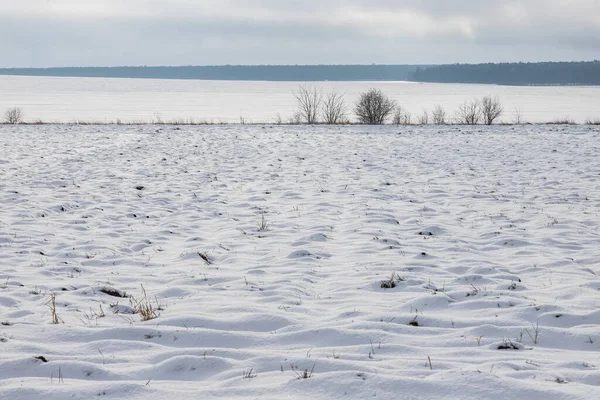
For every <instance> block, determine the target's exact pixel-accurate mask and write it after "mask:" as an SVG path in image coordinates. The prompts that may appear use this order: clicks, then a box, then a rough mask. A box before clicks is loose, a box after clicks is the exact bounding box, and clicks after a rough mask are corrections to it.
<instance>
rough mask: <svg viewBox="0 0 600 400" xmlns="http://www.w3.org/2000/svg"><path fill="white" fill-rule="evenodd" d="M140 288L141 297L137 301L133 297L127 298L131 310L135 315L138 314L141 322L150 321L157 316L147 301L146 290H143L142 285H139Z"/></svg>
mask: <svg viewBox="0 0 600 400" xmlns="http://www.w3.org/2000/svg"><path fill="white" fill-rule="evenodd" d="M140 286H141V287H142V297H141V298H140V299H139V300H137V299H136V298H135V297H133V296H131V297H130V298H129V302H130V304H131V308H133V311H134V312H135V313H136V314H139V315H140V317H141V319H142V321H150V320H152V319H154V318H158V314H157V312H156V310H155V308H154V306H153V305H152V303H151V302H150V300H148V296H147V294H146V289H144V285H140Z"/></svg>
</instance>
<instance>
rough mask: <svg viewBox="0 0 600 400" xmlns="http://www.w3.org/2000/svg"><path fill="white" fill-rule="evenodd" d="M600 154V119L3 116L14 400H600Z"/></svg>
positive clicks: (8, 353) (7, 372)
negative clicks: (421, 122) (495, 121)
mask: <svg viewBox="0 0 600 400" xmlns="http://www.w3.org/2000/svg"><path fill="white" fill-rule="evenodd" d="M598 154H600V127H587V126H573V127H562V126H528V127H494V128H484V127H476V128H465V127H459V126H452V127H447V128H440V127H428V128H402V127H400V128H398V127H389V126H388V127H381V128H373V127H332V128H326V127H277V126H265V127H263V126H235V125H229V126H207V127H185V128H179V127H174V126H87V127H77V126H67V125H62V126H37V127H36V126H16V127H13V126H0V322H1V324H0V398H2V399H66V398H69V399H71V398H72V399H91V398H106V399H172V400H179V399H182V398H189V399H195V398H216V397H221V398H247V399H282V398H291V399H331V398H379V399H399V398H402V399H446V398H453V399H483V398H485V399H515V398H527V399H595V398H600V276H599V274H600V215H599V214H600V160H599V158H598ZM386 280H387V281H393V284H390V283H391V282H387V284H388V285H389V286H395V287H393V288H388V289H386V288H382V281H386ZM144 290H145V292H146V300H147V303H149V304H150V306H151V307H153V309H154V310H153V311H152V312H153V313H155V315H151V316H156V318H153V319H151V320H148V321H142V316H141V315H140V314H139V313H137V314H132V312H134V311H136V310H135V309H137V308H139V307H137V306H138V305H140V303H141V304H142V305H143V304H146V303H144V301H143V300H144ZM53 295H54V296H55V302H56V315H55V316H54V317H53V315H52V312H51V307H52V296H53ZM119 296H134V298H135V300H134V299H132V298H131V297H119ZM152 312H151V314H152ZM53 319H55V322H58V324H53V323H52V320H53ZM305 371H306V372H305ZM305 377H306V378H307V379H304V378H305Z"/></svg>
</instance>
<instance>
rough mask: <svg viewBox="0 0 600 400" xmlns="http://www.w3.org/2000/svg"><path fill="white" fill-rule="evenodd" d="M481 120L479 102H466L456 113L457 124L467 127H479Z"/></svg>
mask: <svg viewBox="0 0 600 400" xmlns="http://www.w3.org/2000/svg"><path fill="white" fill-rule="evenodd" d="M480 119H481V110H480V104H479V100H473V101H471V102H470V103H467V102H465V103H464V104H462V105H461V106H460V107H458V110H457V111H456V122H457V123H459V124H465V125H477V124H478V123H479V120H480Z"/></svg>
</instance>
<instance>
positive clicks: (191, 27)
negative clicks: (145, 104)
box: [0, 0, 600, 66]
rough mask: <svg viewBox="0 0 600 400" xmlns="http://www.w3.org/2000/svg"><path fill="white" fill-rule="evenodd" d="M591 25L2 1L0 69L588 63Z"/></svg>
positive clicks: (591, 16) (507, 14)
mask: <svg viewBox="0 0 600 400" xmlns="http://www.w3.org/2000/svg"><path fill="white" fill-rule="evenodd" d="M598 15H600V1H598V0H571V1H569V2H565V1H562V0H546V1H542V0H523V1H510V0H508V1H504V2H498V1H485V0H480V1H475V0H460V1H452V2H450V1H447V0H422V1H419V2H415V1H394V0H345V1H341V0H320V1H316V0H304V1H299V0H288V1H280V0H278V1H275V0H254V1H252V2H248V1H247V0H220V1H216V0H204V1H194V0H170V1H165V0H161V1H158V0H145V1H143V0H128V1H122V0H96V1H94V2H83V1H80V0H79V1H74V0H20V1H1V0H0V34H1V35H2V37H3V41H1V42H0V52H1V53H0V54H3V55H4V57H3V58H2V61H0V63H2V64H4V65H3V66H59V65H123V64H128V65H143V64H147V65H187V64H226V63H230V64H315V63H452V62H487V61H509V60H516V61H518V60H525V61H528V60H531V61H537V60H558V59H567V60H568V59H593V58H595V57H597V54H596V53H597V50H598V48H599V41H600V39H599V38H600V19H599V18H598V17H597V16H598Z"/></svg>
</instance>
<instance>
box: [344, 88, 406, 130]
mask: <svg viewBox="0 0 600 400" xmlns="http://www.w3.org/2000/svg"><path fill="white" fill-rule="evenodd" d="M395 109H396V102H395V101H394V100H392V99H390V98H389V97H387V96H386V95H385V94H383V92H382V91H381V90H379V89H369V90H368V91H366V92H364V93H361V94H360V97H359V99H358V101H357V103H356V106H355V107H354V112H355V113H356V116H357V117H358V121H359V122H360V123H363V124H369V125H381V124H383V123H385V121H386V119H387V118H388V117H389V116H390V114H391V113H392V112H394V110H395Z"/></svg>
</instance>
